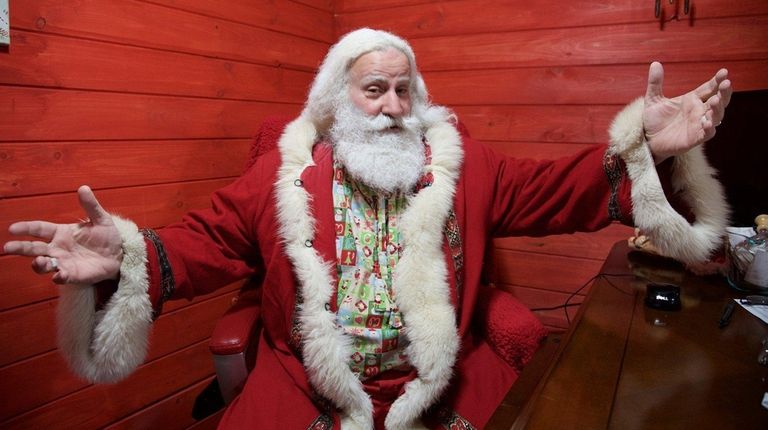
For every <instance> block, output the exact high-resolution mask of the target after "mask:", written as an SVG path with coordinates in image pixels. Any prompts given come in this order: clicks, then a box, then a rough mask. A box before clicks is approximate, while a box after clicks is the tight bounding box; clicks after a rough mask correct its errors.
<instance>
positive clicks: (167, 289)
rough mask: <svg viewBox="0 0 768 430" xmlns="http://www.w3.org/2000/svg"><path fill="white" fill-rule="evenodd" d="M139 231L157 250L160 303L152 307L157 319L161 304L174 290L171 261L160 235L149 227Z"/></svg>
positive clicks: (153, 316) (154, 317)
mask: <svg viewBox="0 0 768 430" xmlns="http://www.w3.org/2000/svg"><path fill="white" fill-rule="evenodd" d="M140 232H141V234H142V235H144V237H145V238H147V239H148V240H149V241H150V242H152V245H154V247H155V250H156V251H157V259H158V265H159V266H160V291H161V293H160V303H159V304H158V306H157V307H155V308H154V313H153V315H152V318H153V319H157V317H158V316H159V315H158V314H159V313H160V311H161V309H162V304H163V303H165V302H166V301H167V300H168V299H170V298H171V296H172V295H173V292H174V290H176V285H175V283H174V281H173V271H172V270H171V263H170V262H169V261H168V256H167V255H166V253H165V247H163V242H162V241H161V240H160V237H159V236H158V235H157V233H155V231H154V230H153V229H151V228H143V229H141V230H140Z"/></svg>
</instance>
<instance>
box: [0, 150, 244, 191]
mask: <svg viewBox="0 0 768 430" xmlns="http://www.w3.org/2000/svg"><path fill="white" fill-rule="evenodd" d="M251 145H252V140H251V139H232V140H215V139H211V140H208V139H205V140H165V141H162V140H160V141H158V140H150V141H107V142H87V141H86V142H34V143H3V144H0V198H3V197H20V196H30V195H36V194H44V193H63V192H71V191H72V190H76V189H77V188H78V187H79V186H80V185H83V184H88V185H90V186H91V187H92V188H94V189H99V188H119V187H127V186H132V185H133V186H135V185H152V184H162V183H169V182H189V181H199V180H205V179H218V178H223V177H225V178H226V177H236V176H239V175H240V174H241V173H242V172H243V167H244V165H245V160H247V159H248V150H249V149H250V147H251ZM147 166H157V167H158V168H156V169H147Z"/></svg>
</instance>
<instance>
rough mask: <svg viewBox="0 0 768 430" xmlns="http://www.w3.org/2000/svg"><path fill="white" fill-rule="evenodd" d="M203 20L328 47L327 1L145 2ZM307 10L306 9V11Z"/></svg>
mask: <svg viewBox="0 0 768 430" xmlns="http://www.w3.org/2000/svg"><path fill="white" fill-rule="evenodd" d="M146 1H147V2H149V3H157V4H160V5H166V6H169V7H173V8H176V9H181V10H186V11H190V12H195V13H198V14H201V15H204V16H209V17H215V18H221V19H224V20H227V21H233V22H237V23H240V24H246V25H249V26H255V27H261V28H265V29H269V30H273V31H277V32H280V33H288V34H293V35H296V36H302V37H306V38H307V39H313V40H319V41H321V42H325V43H332V42H333V41H334V40H333V39H334V37H333V22H334V16H333V14H332V13H331V2H330V1H323V0H319V1H314V2H309V4H308V5H303V4H302V2H293V1H279V0H267V1H258V2H254V1H229V0H195V1H190V0H146ZM308 6H309V7H308Z"/></svg>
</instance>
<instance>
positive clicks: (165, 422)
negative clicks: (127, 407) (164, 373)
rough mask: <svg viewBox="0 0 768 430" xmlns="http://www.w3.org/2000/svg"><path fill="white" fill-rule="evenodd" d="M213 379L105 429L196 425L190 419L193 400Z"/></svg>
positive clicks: (130, 429)
mask: <svg viewBox="0 0 768 430" xmlns="http://www.w3.org/2000/svg"><path fill="white" fill-rule="evenodd" d="M212 380H213V378H206V379H203V380H202V381H200V382H198V383H197V384H194V385H191V386H189V387H187V388H185V389H183V390H181V391H180V392H178V393H174V394H172V395H170V396H168V397H166V398H165V399H163V400H161V401H159V402H157V403H155V404H153V405H151V406H148V407H147V408H145V409H142V410H140V411H139V412H136V413H134V414H132V415H130V416H128V417H126V418H123V419H121V420H120V421H118V422H116V423H114V424H110V425H109V426H107V427H106V428H105V429H109V430H120V429H124V430H133V429H166V430H170V429H183V428H186V427H188V426H191V425H194V424H197V423H198V421H196V420H195V419H194V418H192V413H191V412H192V408H193V406H194V405H195V399H196V398H197V396H198V395H200V393H201V392H202V391H203V390H204V389H205V387H207V386H208V384H210V383H211V381H212Z"/></svg>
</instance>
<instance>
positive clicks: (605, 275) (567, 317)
mask: <svg viewBox="0 0 768 430" xmlns="http://www.w3.org/2000/svg"><path fill="white" fill-rule="evenodd" d="M608 277H637V275H635V274H632V273H598V274H597V275H595V276H593V277H591V278H589V279H588V280H587V281H586V282H584V284H582V285H581V286H580V287H579V288H577V289H576V290H575V291H573V292H572V293H571V294H570V295H568V298H567V299H566V300H565V303H563V304H561V305H557V306H552V307H544V308H533V309H531V311H554V310H557V309H563V310H564V312H565V320H566V321H567V322H568V325H571V316H570V315H569V314H568V308H569V307H571V306H578V305H581V304H582V303H583V302H577V303H571V300H573V298H574V297H576V295H577V294H579V292H581V290H583V289H584V288H586V287H587V285H590V284H591V283H592V282H594V281H595V280H597V279H598V278H602V279H603V280H605V282H607V283H608V285H610V286H612V287H613V288H615V289H617V290H619V291H621V292H622V293H625V294H632V293H631V292H626V291H624V290H622V289H621V288H619V287H618V286H616V284H614V283H613V282H611V281H610V280H609V279H608Z"/></svg>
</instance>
